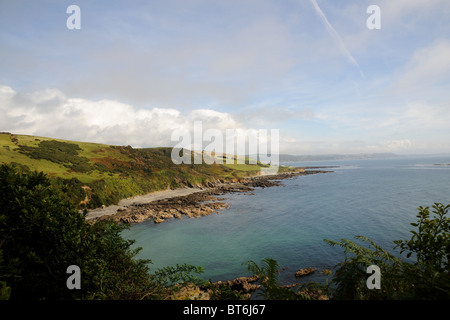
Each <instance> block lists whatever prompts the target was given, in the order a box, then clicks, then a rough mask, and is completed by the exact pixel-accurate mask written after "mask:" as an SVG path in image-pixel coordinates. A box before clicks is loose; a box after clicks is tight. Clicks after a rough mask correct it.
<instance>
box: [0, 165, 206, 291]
mask: <svg viewBox="0 0 450 320" xmlns="http://www.w3.org/2000/svg"><path fill="white" fill-rule="evenodd" d="M0 194H1V197H0V298H1V299H11V300H23V299H33V300H36V299H50V300H58V299H161V298H163V297H165V296H166V294H167V291H168V290H169V287H170V286H171V285H172V284H173V283H176V282H177V281H184V280H186V279H188V278H189V276H190V274H192V273H199V272H201V269H199V268H197V267H194V266H188V265H180V266H176V267H171V268H166V269H162V270H158V271H157V272H156V273H155V274H151V273H150V270H149V267H148V263H149V262H150V261H148V260H141V259H135V256H136V254H137V253H138V251H139V249H131V245H132V244H133V242H134V241H132V240H125V239H123V238H122V236H121V231H122V228H123V227H122V226H119V225H117V224H115V223H112V222H99V223H96V224H94V225H90V224H88V223H87V222H86V219H85V214H82V213H80V212H79V211H78V210H77V209H76V208H75V207H74V206H73V204H71V203H70V202H69V201H68V200H67V199H66V198H65V196H64V195H63V194H62V192H61V191H60V190H59V189H57V188H55V186H54V185H53V184H52V183H51V181H50V180H49V178H47V177H46V176H45V175H44V174H42V173H38V172H32V173H21V172H20V171H18V170H16V168H14V167H13V166H7V165H2V166H0ZM70 265H77V266H79V267H80V269H81V274H82V276H81V290H69V289H68V288H67V285H66V281H67V279H68V277H69V276H70V275H69V274H67V273H66V272H67V267H68V266H70ZM189 279H191V278H189ZM169 282H170V283H169Z"/></svg>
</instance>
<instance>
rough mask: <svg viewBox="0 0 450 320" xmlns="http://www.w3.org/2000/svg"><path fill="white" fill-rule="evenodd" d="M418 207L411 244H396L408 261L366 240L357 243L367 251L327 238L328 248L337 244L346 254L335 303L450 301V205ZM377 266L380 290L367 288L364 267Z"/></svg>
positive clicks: (335, 280)
mask: <svg viewBox="0 0 450 320" xmlns="http://www.w3.org/2000/svg"><path fill="white" fill-rule="evenodd" d="M432 208H433V211H432V213H433V215H431V213H430V208H429V207H425V208H423V207H419V208H418V211H419V213H418V214H417V222H416V223H411V225H412V226H413V227H416V228H417V230H412V231H411V233H412V237H411V239H410V240H396V241H394V244H395V247H394V249H396V248H400V249H401V250H400V254H403V253H406V258H413V260H414V262H407V261H406V260H403V259H400V258H398V257H397V256H394V255H392V254H390V253H388V252H387V251H385V250H384V249H383V248H381V247H380V246H378V245H377V244H375V243H374V242H373V241H372V240H370V239H369V238H367V237H363V236H357V237H356V239H357V240H360V241H362V242H365V243H368V244H369V245H368V246H367V247H365V246H362V245H359V244H357V243H356V242H355V241H350V240H347V239H343V240H341V241H340V242H337V241H331V240H326V241H327V242H328V243H329V244H330V245H332V246H336V245H337V246H341V247H343V248H344V251H345V253H346V258H345V261H344V262H342V263H341V264H339V265H338V266H336V269H337V270H336V273H335V275H334V277H333V279H332V283H333V284H334V286H333V288H332V289H330V290H331V291H330V294H332V296H333V298H335V299H352V300H353V299H364V300H365V299H395V300H400V299H408V300H412V299H449V298H450V275H449V271H450V270H449V259H450V218H449V217H448V216H447V213H448V209H449V208H450V205H447V206H444V205H443V204H441V203H435V204H433V206H432ZM370 265H377V266H378V267H379V268H380V271H381V288H380V289H368V288H367V284H366V281H367V278H368V274H367V273H366V270H367V267H368V266H370Z"/></svg>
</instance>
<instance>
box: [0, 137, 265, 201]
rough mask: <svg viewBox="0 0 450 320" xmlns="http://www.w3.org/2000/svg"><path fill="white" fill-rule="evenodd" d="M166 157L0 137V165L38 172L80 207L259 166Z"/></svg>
mask: <svg viewBox="0 0 450 320" xmlns="http://www.w3.org/2000/svg"><path fill="white" fill-rule="evenodd" d="M171 152H172V148H142V149H136V148H132V147H130V146H111V145H106V144H99V143H88V142H78V141H68V140H61V139H53V138H45V137H37V136H29V135H15V134H11V133H0V163H13V164H16V165H17V166H19V167H21V168H22V169H23V170H25V171H30V170H31V171H34V170H37V171H43V172H44V173H46V174H47V175H48V176H50V177H51V178H53V179H52V180H53V182H54V183H55V184H56V185H58V186H59V187H60V188H62V190H63V191H64V193H65V194H66V195H67V196H68V197H69V198H70V199H71V201H73V202H74V203H76V204H77V205H79V206H80V207H83V206H87V207H88V208H94V207H98V206H101V205H110V204H115V203H117V202H118V201H119V200H120V199H122V198H127V197H131V196H135V195H138V194H144V193H148V192H152V191H157V190H163V189H167V188H177V187H182V186H193V185H205V184H207V183H208V182H213V181H217V179H223V180H230V179H237V178H242V177H245V176H249V175H256V174H258V172H259V171H260V169H261V167H262V166H261V165H254V164H223V165H219V164H213V165H207V164H191V165H188V164H180V165H175V164H174V163H173V162H172V160H171ZM83 201H85V202H83Z"/></svg>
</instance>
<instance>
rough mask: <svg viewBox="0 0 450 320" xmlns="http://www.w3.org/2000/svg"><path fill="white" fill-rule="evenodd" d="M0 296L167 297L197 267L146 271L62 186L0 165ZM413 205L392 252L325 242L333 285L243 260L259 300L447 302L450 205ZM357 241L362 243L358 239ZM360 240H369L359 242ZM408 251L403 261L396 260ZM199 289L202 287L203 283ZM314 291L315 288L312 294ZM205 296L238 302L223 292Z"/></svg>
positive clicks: (117, 235) (113, 227)
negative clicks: (376, 271)
mask: <svg viewBox="0 0 450 320" xmlns="http://www.w3.org/2000/svg"><path fill="white" fill-rule="evenodd" d="M0 194H1V197H0V299H11V300H23V299H47V300H58V299H165V298H167V297H168V296H170V295H173V293H174V292H175V291H176V290H179V288H180V286H182V285H185V284H186V285H188V284H192V283H193V284H194V285H198V284H201V281H200V282H199V280H198V279H197V278H196V276H195V274H198V273H201V272H202V268H201V267H195V266H191V265H177V266H175V267H166V268H162V269H159V270H156V271H155V272H153V273H151V272H150V271H151V270H150V268H149V263H150V261H149V260H141V259H136V254H137V253H138V252H139V249H131V247H132V244H133V243H134V241H132V240H125V239H123V238H122V236H121V231H122V228H123V226H119V225H117V224H115V223H113V222H110V221H109V222H108V221H103V222H98V223H96V224H93V225H91V224H89V223H87V222H86V219H85V213H80V212H79V211H78V210H77V209H76V208H75V206H74V205H73V204H72V203H71V202H70V201H69V200H68V199H67V195H66V194H65V193H64V192H63V190H62V189H61V188H58V187H57V185H55V184H54V183H52V181H50V179H49V178H48V177H47V176H45V175H44V174H43V173H38V172H21V170H20V169H18V168H15V167H14V166H10V165H1V166H0ZM432 208H433V210H432V212H430V208H429V207H426V208H423V207H419V209H418V211H419V213H418V215H417V222H416V223H411V225H412V226H413V227H415V228H416V229H415V230H412V231H411V233H412V237H411V239H409V240H397V241H394V243H395V247H394V249H396V248H399V249H400V252H399V254H398V255H393V254H391V253H389V252H387V251H386V250H384V249H383V248H381V247H380V246H379V245H377V244H376V243H374V242H373V241H372V240H370V239H369V238H367V237H363V236H357V237H356V240H355V241H351V240H347V239H342V240H341V241H331V240H325V241H327V242H328V243H329V244H330V245H332V246H340V247H342V248H344V252H345V255H346V257H345V260H344V261H343V262H342V263H340V264H338V265H337V266H336V271H335V273H334V275H333V277H332V279H331V282H330V283H328V281H327V283H326V284H325V285H324V284H319V283H307V284H302V285H297V286H294V287H289V288H287V287H284V286H281V285H280V284H279V279H278V273H279V265H278V263H277V261H275V260H273V259H270V258H267V259H264V260H263V261H262V262H261V264H260V265H258V264H256V263H255V262H253V261H249V262H248V263H247V266H248V271H249V272H251V273H253V274H257V275H258V276H259V279H260V285H261V290H260V294H261V295H262V297H263V298H264V299H267V300H270V299H274V300H287V299H317V298H319V297H320V296H323V295H327V296H328V297H329V298H331V299H352V300H353V299H449V298H450V277H449V271H450V270H449V269H450V267H449V260H450V218H449V217H448V216H447V214H448V210H449V208H450V205H447V206H444V205H442V204H440V203H435V204H434V205H433V206H432ZM358 241H359V242H362V244H359V243H357V242H358ZM363 244H366V245H367V246H364V245H363ZM404 253H406V258H409V259H412V260H413V262H408V260H403V259H401V258H400V257H399V256H400V255H401V254H404ZM70 265H77V266H79V267H80V269H81V273H82V277H81V290H69V289H68V288H67V286H66V281H67V278H68V277H69V274H67V273H66V270H67V267H68V266H70ZM370 265H377V266H378V267H379V268H380V270H381V288H380V289H368V288H367V279H368V274H367V273H366V270H367V267H368V266H370ZM203 285H204V283H203ZM317 293H319V294H317ZM211 298H212V299H240V298H241V297H240V296H239V295H238V294H236V293H234V292H231V291H230V290H229V289H227V288H219V289H214V290H213V292H212V295H211Z"/></svg>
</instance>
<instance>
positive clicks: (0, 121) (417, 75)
mask: <svg viewBox="0 0 450 320" xmlns="http://www.w3.org/2000/svg"><path fill="white" fill-rule="evenodd" d="M70 5H77V6H78V7H79V8H80V27H81V28H80V29H69V28H68V27H67V23H66V22H67V20H68V19H70V17H71V14H72V13H71V12H69V13H67V8H68V7H69V6H70ZM371 5H376V6H378V7H379V8H380V29H369V28H368V27H367V24H366V22H367V20H368V19H369V18H370V17H371V13H367V8H368V7H369V6H371ZM449 16H450V1H448V0H395V1H392V0H370V1H365V0H342V1H334V0H283V1H278V0H239V1H238V0H164V1H161V0H159V1H137V0H133V1H92V0H89V1H88V0H70V1H62V0H57V1H56V0H55V1H45V0H39V1H21V0H0V131H6V132H12V133H15V134H30V135H38V136H44V137H53V138H61V139H69V140H77V141H89V142H99V143H108V144H115V145H131V146H133V147H158V146H173V145H174V144H175V143H176V142H174V141H172V140H171V134H172V133H173V132H174V130H176V129H180V128H183V129H186V130H189V131H192V130H193V125H194V121H202V123H203V129H207V128H214V129H219V130H226V129H242V130H271V129H278V130H279V137H280V138H279V151H280V153H288V154H298V155H302V154H332V153H341V154H342V153H347V154H355V153H379V152H389V153H397V154H437V153H450V125H449V124H450V20H449V19H448V17H449Z"/></svg>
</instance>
